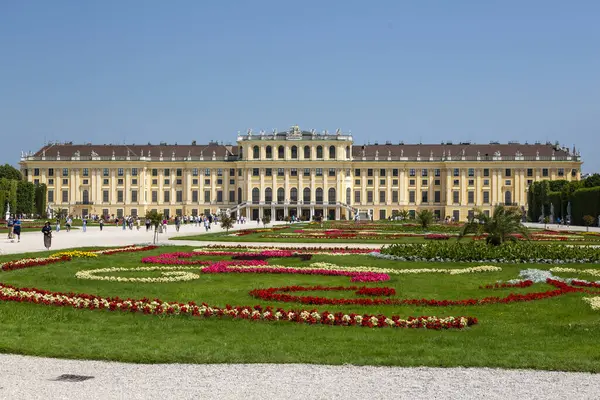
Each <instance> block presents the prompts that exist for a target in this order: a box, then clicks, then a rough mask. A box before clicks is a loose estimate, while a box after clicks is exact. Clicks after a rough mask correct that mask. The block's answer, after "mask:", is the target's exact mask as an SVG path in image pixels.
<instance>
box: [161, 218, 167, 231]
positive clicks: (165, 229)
mask: <svg viewBox="0 0 600 400" xmlns="http://www.w3.org/2000/svg"><path fill="white" fill-rule="evenodd" d="M167 222H168V221H167V219H166V218H163V220H162V225H163V231H164V232H165V233H167Z"/></svg>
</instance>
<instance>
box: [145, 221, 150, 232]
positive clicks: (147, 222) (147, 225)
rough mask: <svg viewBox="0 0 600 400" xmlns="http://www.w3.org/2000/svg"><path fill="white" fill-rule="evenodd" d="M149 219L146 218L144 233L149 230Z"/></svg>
mask: <svg viewBox="0 0 600 400" xmlns="http://www.w3.org/2000/svg"><path fill="white" fill-rule="evenodd" d="M150 222H151V221H150V219H149V218H146V232H148V231H149V230H150Z"/></svg>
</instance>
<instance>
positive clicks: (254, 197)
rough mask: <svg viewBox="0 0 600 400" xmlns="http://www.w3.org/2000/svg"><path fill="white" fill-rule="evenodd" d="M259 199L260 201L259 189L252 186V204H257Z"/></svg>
mask: <svg viewBox="0 0 600 400" xmlns="http://www.w3.org/2000/svg"><path fill="white" fill-rule="evenodd" d="M259 201H260V189H259V188H254V189H252V202H253V203H254V204H258V202H259Z"/></svg>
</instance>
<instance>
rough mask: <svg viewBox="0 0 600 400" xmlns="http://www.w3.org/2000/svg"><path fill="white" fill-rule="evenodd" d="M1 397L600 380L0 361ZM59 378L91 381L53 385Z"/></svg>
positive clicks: (505, 390) (334, 395)
mask: <svg viewBox="0 0 600 400" xmlns="http://www.w3.org/2000/svg"><path fill="white" fill-rule="evenodd" d="M0 371H1V373H0V398H2V399H145V400H149V399H209V398H210V399H240V398H244V399H246V400H250V399H363V398H369V399H388V398H389V399H483V398H485V399H598V398H600V375H599V374H587V373H567V372H550V371H529V370H499V369H489V368H447V369H445V368H397V367H357V366H319V365H304V364H286V365H278V364H233V365H232V364H209V365H192V364H153V365H148V364H123V363H115V362H103V361H76V360H59V359H51V358H38V357H28V356H19V355H4V354H2V355H0ZM62 374H72V375H84V376H93V378H92V379H89V380H86V381H83V382H65V381H56V378H57V377H59V376H60V375H62Z"/></svg>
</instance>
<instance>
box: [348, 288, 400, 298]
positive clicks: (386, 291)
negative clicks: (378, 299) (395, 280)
mask: <svg viewBox="0 0 600 400" xmlns="http://www.w3.org/2000/svg"><path fill="white" fill-rule="evenodd" d="M356 294H357V295H359V296H395V295H396V289H394V288H389V287H364V286H363V287H361V288H360V289H358V290H357V291H356Z"/></svg>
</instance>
